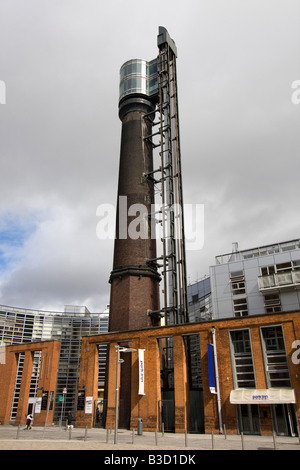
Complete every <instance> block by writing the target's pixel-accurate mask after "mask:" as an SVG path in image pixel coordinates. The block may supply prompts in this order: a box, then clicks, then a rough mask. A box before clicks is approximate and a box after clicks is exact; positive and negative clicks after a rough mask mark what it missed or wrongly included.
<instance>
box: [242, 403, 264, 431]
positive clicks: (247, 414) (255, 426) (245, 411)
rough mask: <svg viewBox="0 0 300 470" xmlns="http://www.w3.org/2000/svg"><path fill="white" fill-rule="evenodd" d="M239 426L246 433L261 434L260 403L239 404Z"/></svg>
mask: <svg viewBox="0 0 300 470" xmlns="http://www.w3.org/2000/svg"><path fill="white" fill-rule="evenodd" d="M237 413H238V427H239V431H240V432H243V433H244V434H260V418H259V408H258V405H237Z"/></svg>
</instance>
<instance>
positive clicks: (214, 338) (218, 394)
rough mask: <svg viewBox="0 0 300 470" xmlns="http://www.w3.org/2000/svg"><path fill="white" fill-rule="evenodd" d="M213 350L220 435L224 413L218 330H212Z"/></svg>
mask: <svg viewBox="0 0 300 470" xmlns="http://www.w3.org/2000/svg"><path fill="white" fill-rule="evenodd" d="M211 333H212V340H213V349H214V362H215V374H216V386H217V404H218V416H219V428H220V433H221V434H222V433H223V429H222V413H221V397H220V386H219V370H218V358H217V347H216V337H215V334H216V329H215V328H212V329H211Z"/></svg>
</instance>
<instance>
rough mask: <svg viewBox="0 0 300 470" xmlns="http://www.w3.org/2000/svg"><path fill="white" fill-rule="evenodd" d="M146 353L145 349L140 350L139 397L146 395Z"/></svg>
mask: <svg viewBox="0 0 300 470" xmlns="http://www.w3.org/2000/svg"><path fill="white" fill-rule="evenodd" d="M144 351H145V349H139V395H145V393H144V384H145V368H144V366H145V362H144Z"/></svg>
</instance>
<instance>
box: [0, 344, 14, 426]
mask: <svg viewBox="0 0 300 470" xmlns="http://www.w3.org/2000/svg"><path fill="white" fill-rule="evenodd" d="M17 368H18V355H17V354H15V353H14V352H7V351H6V360H5V364H0V423H1V424H9V423H10V413H11V407H12V401H13V396H14V389H15V381H16V375H17Z"/></svg>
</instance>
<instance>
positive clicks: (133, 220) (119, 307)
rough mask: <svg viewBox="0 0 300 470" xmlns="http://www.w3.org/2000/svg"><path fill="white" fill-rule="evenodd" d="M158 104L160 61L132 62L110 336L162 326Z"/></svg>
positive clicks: (125, 87)
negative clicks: (154, 226) (156, 231)
mask: <svg viewBox="0 0 300 470" xmlns="http://www.w3.org/2000/svg"><path fill="white" fill-rule="evenodd" d="M155 100H157V59H154V60H153V61H151V62H147V61H145V60H139V59H135V60H130V61H128V62H126V63H125V64H124V65H123V66H122V67H121V71H120V99H119V117H120V119H121V121H122V134H121V150H120V164H119V183H118V201H117V216H116V217H117V220H116V237H115V246H114V260H113V270H112V272H111V275H110V283H111V293H110V315H109V318H110V319H109V331H124V330H135V329H139V328H147V327H149V326H155V325H158V324H159V317H155V316H154V315H151V316H150V315H148V311H149V310H154V311H156V310H159V308H160V306H159V281H160V276H159V274H158V272H157V269H156V265H155V264H154V263H153V262H151V261H149V260H153V259H155V258H156V240H155V236H153V235H152V237H151V220H150V217H151V216H150V214H151V212H152V211H153V207H151V204H154V184H153V182H152V181H151V179H150V178H147V174H149V173H151V172H152V171H153V149H152V143H151V139H147V136H150V135H151V134H152V125H153V119H154V114H155Z"/></svg>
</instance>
